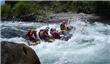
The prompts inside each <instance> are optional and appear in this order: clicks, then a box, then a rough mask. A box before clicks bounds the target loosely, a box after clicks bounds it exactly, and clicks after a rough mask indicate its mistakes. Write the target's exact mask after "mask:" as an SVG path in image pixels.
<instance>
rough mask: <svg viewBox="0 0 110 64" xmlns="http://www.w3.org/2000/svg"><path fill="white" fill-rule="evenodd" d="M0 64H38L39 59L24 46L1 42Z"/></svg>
mask: <svg viewBox="0 0 110 64" xmlns="http://www.w3.org/2000/svg"><path fill="white" fill-rule="evenodd" d="M1 64H40V61H39V58H38V56H37V55H36V53H35V52H34V50H32V49H31V48H30V47H28V46H26V45H25V44H17V43H13V42H6V41H2V42H1Z"/></svg>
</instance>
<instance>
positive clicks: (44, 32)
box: [39, 27, 51, 42]
mask: <svg viewBox="0 0 110 64" xmlns="http://www.w3.org/2000/svg"><path fill="white" fill-rule="evenodd" d="M48 31H49V27H46V28H45V29H41V30H40V31H39V37H40V39H41V40H43V41H48V42H51V37H50V36H49V34H48Z"/></svg>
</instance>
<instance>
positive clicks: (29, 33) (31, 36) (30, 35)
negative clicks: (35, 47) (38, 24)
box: [26, 29, 39, 45]
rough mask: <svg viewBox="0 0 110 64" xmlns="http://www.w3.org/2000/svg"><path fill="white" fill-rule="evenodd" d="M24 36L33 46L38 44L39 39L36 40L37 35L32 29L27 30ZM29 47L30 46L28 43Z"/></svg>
mask: <svg viewBox="0 0 110 64" xmlns="http://www.w3.org/2000/svg"><path fill="white" fill-rule="evenodd" d="M26 36H27V38H28V39H29V40H30V41H32V43H33V44H38V41H39V39H37V34H36V31H35V30H34V29H28V31H27V32H26ZM29 45H31V44H30V43H29Z"/></svg>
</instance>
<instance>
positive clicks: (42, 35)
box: [39, 30, 48, 39]
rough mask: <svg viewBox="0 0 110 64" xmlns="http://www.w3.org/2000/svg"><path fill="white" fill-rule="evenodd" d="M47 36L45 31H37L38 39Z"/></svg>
mask: <svg viewBox="0 0 110 64" xmlns="http://www.w3.org/2000/svg"><path fill="white" fill-rule="evenodd" d="M47 36H48V33H47V32H46V31H43V30H41V31H40V32H39V37H40V39H45V38H46V37H47Z"/></svg>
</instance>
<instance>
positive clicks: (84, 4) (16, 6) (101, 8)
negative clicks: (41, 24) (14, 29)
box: [1, 1, 110, 17]
mask: <svg viewBox="0 0 110 64" xmlns="http://www.w3.org/2000/svg"><path fill="white" fill-rule="evenodd" d="M109 11H110V1H6V3H5V4H4V5H2V6H1V13H2V14H1V15H2V17H10V16H15V17H22V16H30V15H40V16H43V17H45V16H46V15H48V13H61V12H73V13H80V12H82V13H87V14H96V15H101V16H110V12H109Z"/></svg>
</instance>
